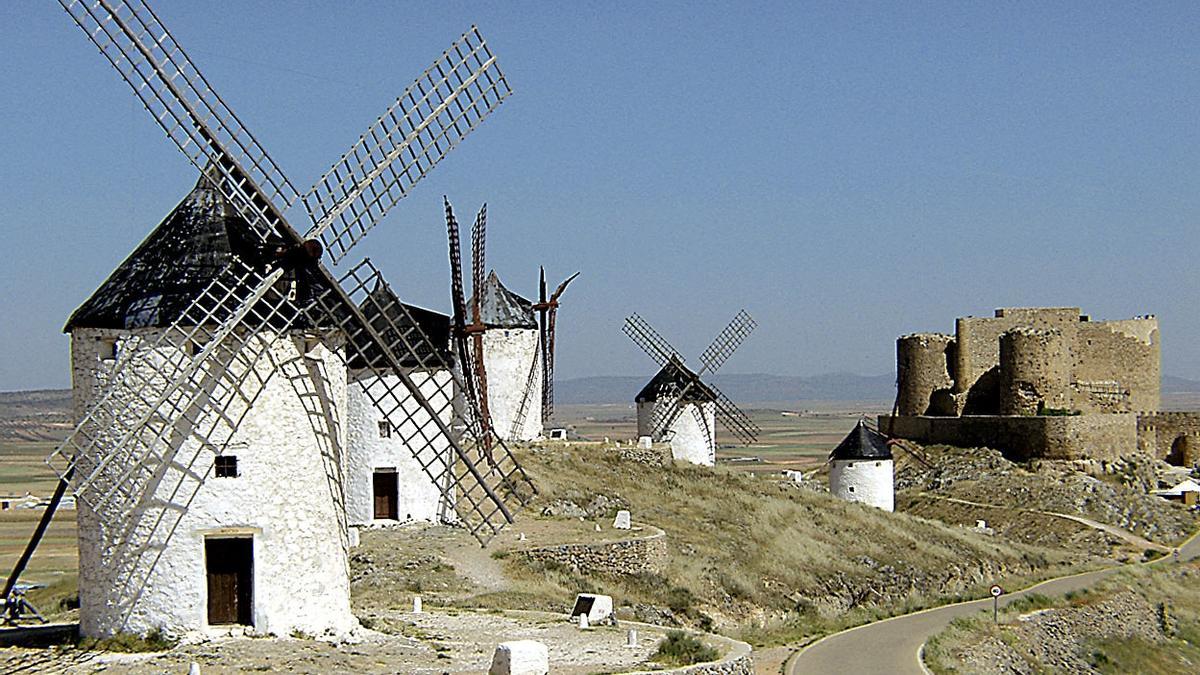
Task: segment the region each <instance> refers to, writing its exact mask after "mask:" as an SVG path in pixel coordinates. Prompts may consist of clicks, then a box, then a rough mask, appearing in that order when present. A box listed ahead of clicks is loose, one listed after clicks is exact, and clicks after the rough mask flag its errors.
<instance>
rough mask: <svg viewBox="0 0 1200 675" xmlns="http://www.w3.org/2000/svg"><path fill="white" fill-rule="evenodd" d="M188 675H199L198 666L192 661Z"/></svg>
mask: <svg viewBox="0 0 1200 675" xmlns="http://www.w3.org/2000/svg"><path fill="white" fill-rule="evenodd" d="M188 675H200V664H199V663H196V662H195V661H192V665H190V666H188Z"/></svg>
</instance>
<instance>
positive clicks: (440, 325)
mask: <svg viewBox="0 0 1200 675" xmlns="http://www.w3.org/2000/svg"><path fill="white" fill-rule="evenodd" d="M359 308H360V309H361V310H362V313H363V316H364V317H366V319H367V322H368V323H369V324H370V325H371V326H373V327H374V328H375V329H376V330H379V331H382V337H383V340H384V342H385V343H388V344H398V343H399V336H398V335H396V330H395V329H393V328H391V326H395V327H396V329H399V330H400V331H402V332H403V333H404V338H405V340H407V341H408V343H409V344H411V345H412V346H413V348H414V349H415V350H416V353H417V355H419V356H420V357H428V356H432V355H433V354H434V353H435V352H436V353H438V354H439V355H440V356H441V361H443V362H444V363H446V364H447V365H452V364H453V363H454V357H453V355H452V354H451V352H450V317H449V316H447V315H445V314H442V313H440V312H435V311H433V310H429V309H425V308H423V307H417V306H416V305H409V304H406V303H402V302H400V299H399V298H397V297H396V294H395V293H393V292H392V291H391V290H390V289H388V288H387V287H386V286H382V285H380V286H376V287H375V289H374V290H372V291H371V293H370V294H369V295H368V297H367V298H365V299H364V300H363V302H362V304H361V305H359ZM381 314H387V319H388V320H387V321H383V320H381V319H380V315H381ZM356 352H357V353H356V354H355V356H354V357H352V358H351V359H350V362H349V365H350V367H351V368H363V367H365V366H366V365H367V363H368V362H370V363H371V365H372V366H374V367H376V368H387V367H388V364H387V362H386V361H385V360H384V359H383V358H382V355H381V354H380V352H379V350H378V349H377V348H376V347H375V346H374V345H373V344H371V343H370V342H369V341H364V344H362V345H361V346H360V348H359V349H358V350H356ZM397 356H399V357H400V359H401V365H402V366H404V367H406V368H415V367H417V366H419V365H420V363H419V362H418V360H417V358H416V357H414V356H412V355H410V354H407V353H405V352H404V351H401V352H400V353H398V354H397ZM421 360H422V361H426V362H428V361H427V360H426V359H425V358H422V359H421ZM436 361H437V359H435V360H434V362H435V363H436Z"/></svg>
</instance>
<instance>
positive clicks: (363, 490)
mask: <svg viewBox="0 0 1200 675" xmlns="http://www.w3.org/2000/svg"><path fill="white" fill-rule="evenodd" d="M409 377H410V378H411V379H412V380H413V382H414V383H415V384H416V385H417V386H418V387H419V388H420V390H421V393H422V394H423V395H424V396H425V397H426V398H427V399H429V402H430V403H431V404H432V406H433V408H434V409H435V410H441V409H442V408H443V407H444V408H445V411H444V412H443V414H442V415H441V419H442V422H444V423H445V425H446V427H447V428H451V430H453V429H452V424H453V421H454V409H453V405H452V403H453V396H454V384H453V377H452V375H451V373H450V371H448V370H439V371H433V372H427V371H410V372H409ZM392 387H395V388H396V389H397V391H401V392H405V393H407V391H408V390H407V389H405V388H404V386H403V384H401V383H400V382H399V378H398V377H396V376H395V375H388V376H386V377H385V378H383V379H380V378H377V377H371V376H368V375H365V374H364V375H362V376H360V377H354V375H353V374H352V375H351V382H350V385H349V396H348V402H347V403H348V405H347V407H348V421H347V426H348V428H349V432H348V441H349V448H348V451H347V457H348V462H347V471H346V510H347V519H348V520H349V522H350V524H351V525H369V524H372V523H374V522H375V502H374V494H375V489H374V474H375V470H376V469H380V468H392V469H395V470H396V474H397V476H396V483H397V485H398V488H399V490H398V492H399V495H398V499H397V514H398V515H399V517H400V520H405V521H410V520H423V521H429V522H451V521H453V520H454V511H453V508H454V505H453V504H452V503H449V502H448V500H446V499H445V498H444V497H443V496H442V491H441V490H440V489H439V488H438V485H437V484H435V482H434V481H433V479H431V478H430V477H429V475H428V474H426V473H425V471H424V470H423V469H422V468H421V464H422V463H425V464H431V465H432V466H434V467H438V471H439V472H444V471H445V468H446V467H447V462H449V461H450V460H451V459H452V456H451V455H452V452H453V450H452V448H451V445H450V440H449V439H448V438H446V437H445V436H444V435H442V434H440V433H438V434H437V438H435V439H434V443H433V446H432V447H430V448H424V449H423V450H422V455H421V461H420V462H418V460H417V459H416V458H415V457H414V456H413V450H414V447H411V446H410V444H409V443H406V442H405V439H408V438H409V437H411V436H412V435H413V434H414V433H415V432H416V430H417V429H418V428H420V427H422V426H423V425H426V424H428V426H427V427H425V428H426V430H427V431H428V432H429V433H436V431H435V430H436V426H435V425H433V424H431V423H430V422H431V420H430V416H429V414H428V413H427V412H426V411H425V410H424V409H423V408H421V406H420V405H418V404H417V402H416V400H415V399H414V398H412V397H411V396H405V398H404V401H403V405H402V407H403V410H404V412H405V413H406V415H405V418H406V421H404V422H403V423H402V424H401V426H400V427H399V428H398V429H392V430H391V432H390V436H389V437H387V438H384V437H382V436H381V434H380V430H379V425H380V422H382V421H384V418H383V414H382V413H380V412H379V410H378V409H377V408H376V407H375V406H374V405H373V404H372V403H371V399H370V398H369V397H368V391H372V390H375V391H379V390H382V391H386V390H387V389H388V388H392ZM393 421H394V420H393ZM412 445H415V446H416V447H417V448H419V447H421V446H423V445H424V444H423V443H421V444H417V443H413V444H412ZM449 479H450V476H449V474H447V475H445V476H444V478H443V485H444V486H445V485H448V481H449ZM385 522H386V521H385Z"/></svg>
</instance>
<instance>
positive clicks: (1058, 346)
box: [1000, 328, 1071, 415]
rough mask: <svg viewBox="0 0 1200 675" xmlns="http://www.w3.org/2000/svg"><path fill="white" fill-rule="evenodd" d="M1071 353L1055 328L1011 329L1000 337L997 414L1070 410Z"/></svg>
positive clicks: (1061, 334) (1032, 413) (1066, 341)
mask: <svg viewBox="0 0 1200 675" xmlns="http://www.w3.org/2000/svg"><path fill="white" fill-rule="evenodd" d="M1070 387H1071V351H1070V343H1069V342H1068V340H1067V339H1066V337H1065V336H1064V335H1063V333H1062V331H1060V330H1058V329H1055V328H1048V329H1038V328H1014V329H1013V330H1010V331H1007V332H1005V333H1004V334H1002V335H1001V336H1000V414H1002V415H1036V414H1038V413H1039V412H1041V411H1042V410H1044V409H1046V408H1052V409H1059V410H1063V409H1069V408H1070V407H1071V389H1070Z"/></svg>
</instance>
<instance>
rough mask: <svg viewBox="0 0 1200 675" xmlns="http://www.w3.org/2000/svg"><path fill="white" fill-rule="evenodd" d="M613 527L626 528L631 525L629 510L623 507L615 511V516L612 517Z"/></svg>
mask: <svg viewBox="0 0 1200 675" xmlns="http://www.w3.org/2000/svg"><path fill="white" fill-rule="evenodd" d="M613 527H614V528H615V529H618V530H628V529H629V528H630V527H631V521H630V517H629V512H628V511H626V510H624V509H622V510H620V511H617V517H616V518H614V519H613Z"/></svg>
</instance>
